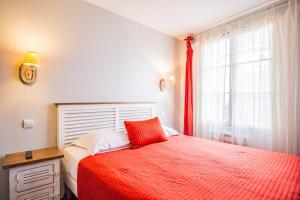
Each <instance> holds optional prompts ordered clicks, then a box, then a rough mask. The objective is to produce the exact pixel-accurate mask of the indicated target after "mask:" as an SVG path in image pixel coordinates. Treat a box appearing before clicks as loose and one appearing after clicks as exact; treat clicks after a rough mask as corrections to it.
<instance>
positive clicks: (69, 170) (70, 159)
mask: <svg viewBox="0 0 300 200" xmlns="http://www.w3.org/2000/svg"><path fill="white" fill-rule="evenodd" d="M63 152H64V158H63V159H62V167H63V171H64V173H65V174H67V175H68V176H69V177H71V178H72V179H73V181H75V182H76V181H77V168H78V163H79V162H80V160H81V159H83V158H85V157H87V156H89V154H88V152H87V151H86V150H85V149H83V148H79V147H76V146H68V147H65V148H64V149H63Z"/></svg>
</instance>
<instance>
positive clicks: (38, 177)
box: [3, 147, 64, 200]
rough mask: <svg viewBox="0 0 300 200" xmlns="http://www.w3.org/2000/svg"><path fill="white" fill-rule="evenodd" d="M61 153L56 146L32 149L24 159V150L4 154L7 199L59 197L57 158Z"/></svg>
mask: <svg viewBox="0 0 300 200" xmlns="http://www.w3.org/2000/svg"><path fill="white" fill-rule="evenodd" d="M63 156H64V155H63V153H62V152H61V151H60V150H59V149H58V148H56V147H53V148H46V149H38V150H34V151H32V158H31V159H25V155H24V152H19V153H13V154H7V155H5V158H4V164H3V168H4V169H9V198H10V200H25V199H30V200H35V199H47V200H59V199H60V167H59V159H60V158H62V157H63Z"/></svg>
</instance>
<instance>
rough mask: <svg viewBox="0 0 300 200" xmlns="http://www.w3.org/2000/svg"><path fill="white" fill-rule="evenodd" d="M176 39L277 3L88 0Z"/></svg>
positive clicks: (250, 0) (256, 0)
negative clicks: (246, 12)
mask: <svg viewBox="0 0 300 200" xmlns="http://www.w3.org/2000/svg"><path fill="white" fill-rule="evenodd" d="M86 1H88V2H90V3H93V4H95V5H97V6H100V7H102V8H104V9H107V10H109V11H111V12H113V13H115V14H117V15H121V16H123V17H126V18H129V19H131V20H133V21H135V22H137V23H140V24H143V25H145V26H148V27H150V28H152V29H155V30H157V31H160V32H162V33H165V34H167V35H170V36H172V37H176V38H179V39H180V38H182V37H183V36H185V35H186V34H188V33H197V32H199V31H201V30H204V29H206V28H207V27H209V26H211V25H214V24H217V23H219V22H221V21H223V20H225V19H228V18H231V17H233V16H236V15H239V14H241V13H243V12H245V11H247V10H249V9H255V8H258V7H262V6H266V5H268V4H271V3H274V2H275V1H276V0H86ZM277 1H278V0H277Z"/></svg>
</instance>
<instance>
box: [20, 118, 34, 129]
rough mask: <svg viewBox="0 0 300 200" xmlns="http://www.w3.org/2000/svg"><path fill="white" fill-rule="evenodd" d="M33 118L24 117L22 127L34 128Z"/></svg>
mask: <svg viewBox="0 0 300 200" xmlns="http://www.w3.org/2000/svg"><path fill="white" fill-rule="evenodd" d="M34 125H35V123H34V120H33V119H24V120H23V128H34Z"/></svg>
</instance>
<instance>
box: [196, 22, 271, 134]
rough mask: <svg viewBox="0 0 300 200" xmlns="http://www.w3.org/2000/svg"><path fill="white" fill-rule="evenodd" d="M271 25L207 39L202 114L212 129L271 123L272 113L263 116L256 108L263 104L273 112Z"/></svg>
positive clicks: (225, 130) (204, 48) (214, 130)
mask: <svg viewBox="0 0 300 200" xmlns="http://www.w3.org/2000/svg"><path fill="white" fill-rule="evenodd" d="M270 28H271V27H270V25H264V26H258V27H256V28H254V29H247V28H243V29H242V30H239V32H235V33H229V32H226V33H224V34H222V36H221V37H215V38H212V39H209V41H207V42H205V44H204V46H203V49H202V58H201V59H202V70H201V76H202V78H201V80H202V82H201V85H202V87H201V88H202V93H201V95H202V98H201V104H202V117H201V118H202V120H203V123H206V125H208V128H209V129H210V131H212V132H218V133H220V132H221V133H230V132H231V129H232V127H233V126H235V128H240V129H243V130H249V129H253V128H256V129H257V128H258V129H261V128H268V126H269V125H270V123H271V122H270V117H269V116H268V117H265V118H262V117H261V116H257V115H261V112H256V109H257V108H258V107H261V106H263V107H265V108H264V109H263V110H264V113H265V114H266V115H269V113H270V95H271V93H270V54H271V52H270V39H271V38H270V34H269V30H270ZM260 110H261V109H260ZM261 120H265V121H261ZM253 124H255V125H254V126H255V127H253Z"/></svg>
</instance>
